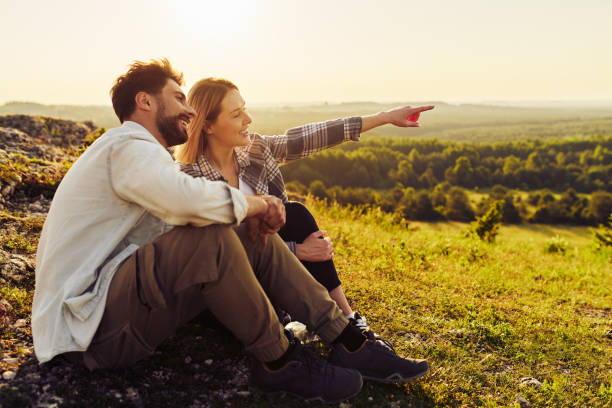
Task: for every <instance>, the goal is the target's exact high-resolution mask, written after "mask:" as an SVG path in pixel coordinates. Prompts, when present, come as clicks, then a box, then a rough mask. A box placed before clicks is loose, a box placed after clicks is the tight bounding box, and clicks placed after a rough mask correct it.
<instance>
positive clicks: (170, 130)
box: [155, 100, 187, 147]
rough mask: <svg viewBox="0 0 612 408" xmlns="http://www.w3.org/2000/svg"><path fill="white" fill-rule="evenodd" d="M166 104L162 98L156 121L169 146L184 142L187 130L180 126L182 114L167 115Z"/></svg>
mask: <svg viewBox="0 0 612 408" xmlns="http://www.w3.org/2000/svg"><path fill="white" fill-rule="evenodd" d="M165 114H166V105H164V103H163V102H162V101H161V100H160V101H159V111H158V113H157V117H156V118H155V123H156V124H157V128H158V129H159V131H160V133H161V135H162V137H163V138H164V140H165V141H166V144H167V147H170V146H176V145H180V144H183V143H185V142H186V141H187V130H183V129H181V128H180V127H179V120H180V117H181V115H175V116H165Z"/></svg>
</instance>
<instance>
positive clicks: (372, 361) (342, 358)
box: [329, 323, 429, 383]
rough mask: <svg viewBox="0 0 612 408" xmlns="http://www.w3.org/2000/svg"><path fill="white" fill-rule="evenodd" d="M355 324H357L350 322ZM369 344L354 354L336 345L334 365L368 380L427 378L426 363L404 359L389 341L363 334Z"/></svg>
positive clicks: (331, 360)
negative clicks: (353, 371) (349, 369)
mask: <svg viewBox="0 0 612 408" xmlns="http://www.w3.org/2000/svg"><path fill="white" fill-rule="evenodd" d="M351 324H355V323H351ZM362 333H363V335H364V336H365V337H366V341H364V342H363V344H362V345H361V347H359V348H358V349H357V350H355V351H354V352H350V351H348V350H347V349H346V347H344V345H342V344H336V345H334V347H333V348H332V351H331V353H330V354H329V362H330V363H331V364H334V365H337V366H340V367H346V368H353V369H356V370H358V371H359V372H360V373H361V376H362V377H363V378H365V379H366V380H374V381H378V382H384V383H406V382H409V381H413V380H416V379H417V378H419V377H421V376H423V375H425V373H427V371H428V370H429V365H428V364H427V361H426V360H415V359H409V358H401V357H400V356H398V355H397V353H396V352H395V350H394V349H393V346H391V344H390V343H389V342H388V341H385V340H383V339H381V338H380V337H378V336H376V335H375V334H374V332H372V331H371V330H367V331H363V332H362Z"/></svg>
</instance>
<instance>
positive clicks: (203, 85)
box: [175, 78, 238, 163]
mask: <svg viewBox="0 0 612 408" xmlns="http://www.w3.org/2000/svg"><path fill="white" fill-rule="evenodd" d="M232 89H235V90H238V87H237V86H236V85H234V84H233V83H232V82H230V81H228V80H227V79H222V78H204V79H200V80H199V81H198V82H196V83H195V84H194V85H193V86H192V87H191V89H190V90H189V97H188V99H187V103H188V104H189V106H191V107H192V108H193V109H195V111H196V116H195V118H193V119H192V120H191V122H189V125H188V126H187V134H188V135H189V138H188V139H187V142H186V143H184V144H182V145H180V146H178V147H177V148H176V151H175V157H176V159H177V160H178V161H179V162H181V163H195V162H196V161H197V160H198V157H199V156H200V155H201V154H204V149H205V148H206V127H207V126H208V125H210V124H212V123H214V121H215V120H217V116H219V113H221V102H222V101H223V98H225V95H227V93H228V92H229V91H230V90H232Z"/></svg>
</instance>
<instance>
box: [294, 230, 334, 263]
mask: <svg viewBox="0 0 612 408" xmlns="http://www.w3.org/2000/svg"><path fill="white" fill-rule="evenodd" d="M325 234H326V232H325V231H315V232H313V233H312V234H310V235H309V236H308V237H306V239H305V240H304V242H302V243H301V244H296V246H295V255H296V256H297V257H298V259H300V260H302V261H310V262H321V261H328V260H330V259H332V257H333V256H334V246H333V245H332V242H331V239H330V238H329V237H325Z"/></svg>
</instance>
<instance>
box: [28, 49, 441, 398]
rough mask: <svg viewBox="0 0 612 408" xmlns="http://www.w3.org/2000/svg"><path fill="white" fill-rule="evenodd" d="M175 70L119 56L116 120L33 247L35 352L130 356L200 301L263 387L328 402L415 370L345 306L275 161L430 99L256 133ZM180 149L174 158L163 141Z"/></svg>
mask: <svg viewBox="0 0 612 408" xmlns="http://www.w3.org/2000/svg"><path fill="white" fill-rule="evenodd" d="M182 80H183V78H182V74H179V73H177V72H176V71H174V70H173V68H172V67H171V66H170V64H169V63H168V61H167V60H161V61H152V62H150V63H142V62H136V63H134V64H132V65H131V66H130V69H129V70H128V72H127V73H125V74H124V75H122V76H120V77H119V78H118V79H117V80H116V82H115V85H114V86H113V88H112V90H111V95H112V102H113V108H114V110H115V112H116V113H117V116H118V117H119V120H120V121H121V123H122V125H121V126H120V127H118V128H114V129H110V130H109V131H107V132H106V133H105V134H103V135H102V136H101V137H100V138H98V139H97V140H96V141H95V142H94V143H93V144H92V145H91V146H90V147H89V148H88V149H87V150H86V151H85V152H84V153H83V155H82V156H81V157H80V158H79V159H78V160H77V161H76V162H75V163H74V165H73V166H72V168H71V169H70V170H69V171H68V173H67V174H66V176H65V177H64V179H63V180H62V182H61V183H60V185H59V187H58V189H57V192H56V193H55V197H54V199H53V202H52V205H51V208H50V210H49V213H48V216H47V219H46V222H45V225H44V227H43V231H42V234H41V238H40V242H39V245H38V253H37V256H36V260H37V266H36V289H35V294H34V303H33V307H32V331H33V337H34V347H35V352H36V356H37V358H38V360H39V362H41V363H43V362H46V361H49V360H51V359H52V358H54V357H55V356H63V357H65V358H67V359H68V360H70V361H73V362H76V363H79V364H83V365H84V366H86V367H87V368H89V369H90V370H93V369H96V368H107V367H124V366H128V365H131V364H133V363H134V362H136V361H138V360H140V359H142V358H144V357H146V356H148V355H151V354H152V353H153V352H154V350H155V347H157V346H158V345H159V344H160V343H161V342H162V341H164V339H166V338H168V337H169V336H171V335H172V334H173V333H174V332H175V330H176V329H177V328H178V327H179V326H181V325H183V324H185V323H186V322H188V321H189V320H191V319H192V318H194V317H195V316H196V315H198V314H199V313H201V312H202V311H203V310H205V309H208V310H209V311H210V312H211V313H212V314H213V315H214V316H215V317H216V318H217V319H218V320H219V321H220V322H221V323H222V324H223V325H225V326H226V327H227V328H228V329H229V330H230V331H231V332H232V333H233V334H234V335H235V336H236V337H237V338H238V339H239V340H240V341H241V342H242V343H243V344H244V346H245V349H246V351H247V352H249V353H251V354H252V355H253V356H254V360H255V363H254V364H253V372H252V376H251V378H252V380H251V382H252V384H253V385H254V386H256V387H258V388H259V389H261V390H262V391H263V392H270V393H276V392H281V393H284V392H287V393H292V394H295V395H298V396H300V397H302V398H304V399H306V400H318V401H322V402H338V401H342V400H344V399H347V398H350V397H352V396H354V395H356V394H357V393H358V392H359V391H360V389H361V386H362V378H366V379H371V380H376V381H381V382H407V381H410V380H413V379H415V378H418V377H420V376H422V375H424V374H425V373H426V372H427V370H428V365H427V362H426V361H425V360H413V359H404V358H401V357H399V356H398V355H397V354H396V353H395V352H394V350H393V349H392V348H391V347H390V345H389V343H387V342H385V341H384V340H382V339H380V338H379V337H378V336H377V335H375V334H374V333H373V332H372V331H371V330H370V329H369V327H368V326H367V324H366V320H365V319H364V318H363V317H361V316H359V314H358V313H354V312H353V311H352V310H351V308H350V306H349V304H348V302H347V300H346V298H345V296H344V293H343V291H342V288H341V286H340V281H339V279H338V275H337V273H336V270H335V268H334V264H333V261H332V257H333V247H332V245H331V242H330V240H329V239H327V238H325V237H324V235H325V233H324V232H323V231H319V228H318V226H317V224H316V222H315V220H314V219H313V217H312V215H311V214H310V212H309V211H308V210H307V209H306V208H305V207H304V206H303V205H301V204H298V203H291V202H288V200H287V193H286V191H285V187H284V183H283V178H282V176H281V173H280V172H279V168H278V165H279V164H280V163H283V162H287V161H290V160H295V159H299V158H302V157H306V156H308V155H310V154H312V153H315V152H317V151H320V150H322V149H325V148H328V147H331V146H334V145H337V144H339V143H342V142H344V141H348V140H358V139H359V135H360V133H361V132H365V131H367V130H369V129H372V128H374V127H376V126H380V125H383V124H386V123H392V124H394V125H396V126H405V127H409V126H418V123H417V122H416V119H418V115H419V113H420V112H423V111H426V110H429V109H431V108H433V107H432V106H424V107H418V108H411V107H402V108H398V109H393V110H390V111H387V112H382V113H378V114H375V115H371V116H365V117H354V118H349V119H340V120H334V121H329V122H325V123H314V124H309V125H305V126H302V127H298V128H294V129H290V130H289V131H287V133H286V134H285V135H282V136H260V135H258V134H255V133H249V132H248V126H249V124H250V123H251V116H250V115H249V113H248V112H247V110H246V107H245V102H244V100H243V99H242V97H241V95H240V93H239V92H238V89H237V88H236V86H235V85H233V84H232V83H231V82H229V81H226V80H220V79H204V80H201V81H199V82H198V83H196V85H195V86H194V87H193V88H192V89H191V91H190V93H189V100H187V99H186V97H185V94H184V93H183V91H182V90H181V88H180V86H181V85H182ZM182 144H184V145H182ZM177 145H182V146H179V148H178V151H177V152H176V157H177V159H178V161H179V162H181V163H182V164H181V166H180V167H179V166H178V165H177V164H176V163H175V161H174V160H173V158H172V156H171V155H170V153H168V151H167V150H166V149H167V148H168V147H170V146H177ZM181 170H183V171H181ZM277 233H278V234H277ZM281 237H282V238H281ZM283 240H284V242H283ZM300 260H301V261H302V262H300ZM309 272H310V273H309ZM275 308H278V309H282V310H285V311H287V312H288V313H289V314H290V315H291V316H292V317H293V318H295V319H296V320H298V321H300V322H303V323H305V324H306V326H307V327H308V329H309V330H311V331H313V332H315V333H317V334H318V335H319V337H320V338H321V339H322V340H323V341H324V342H326V343H328V344H330V345H331V346H332V351H331V354H330V357H329V362H328V361H325V360H323V359H321V358H320V357H319V356H318V355H316V354H314V353H312V352H310V351H308V350H307V349H305V348H304V347H303V346H302V345H301V344H300V342H299V340H297V339H295V338H294V337H293V336H292V334H291V332H290V331H286V330H284V328H283V325H282V324H281V323H280V322H279V317H278V315H277V313H276V311H275Z"/></svg>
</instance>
